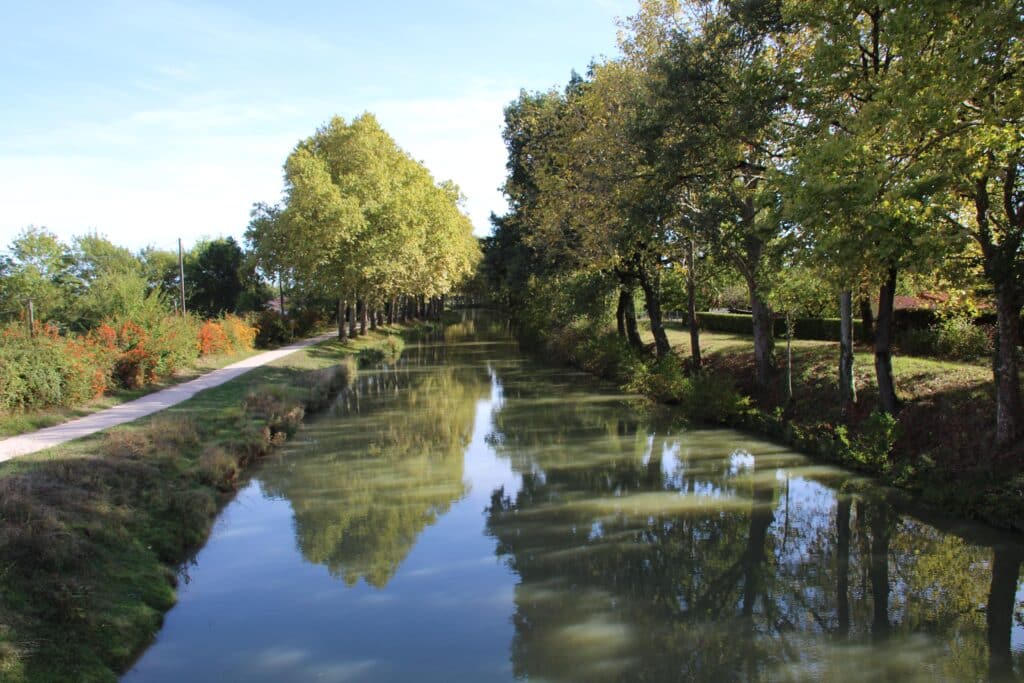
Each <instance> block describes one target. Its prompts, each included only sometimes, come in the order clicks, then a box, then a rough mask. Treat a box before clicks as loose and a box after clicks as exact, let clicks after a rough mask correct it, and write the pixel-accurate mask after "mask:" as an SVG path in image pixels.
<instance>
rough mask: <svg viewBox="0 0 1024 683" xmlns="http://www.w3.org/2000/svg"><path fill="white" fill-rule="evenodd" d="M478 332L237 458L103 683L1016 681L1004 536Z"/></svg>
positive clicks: (358, 389) (401, 366) (1008, 540)
mask: <svg viewBox="0 0 1024 683" xmlns="http://www.w3.org/2000/svg"><path fill="white" fill-rule="evenodd" d="M486 327H488V326H487V325H484V324H483V323H474V322H472V321H468V322H465V323H463V324H461V325H454V326H451V327H449V328H447V330H446V332H445V334H444V338H443V339H441V338H440V337H439V338H437V339H432V340H429V341H424V342H421V343H419V344H410V345H409V346H408V347H407V349H406V352H405V354H404V356H403V358H402V359H401V361H400V362H399V363H397V364H396V365H395V366H393V367H384V368H380V369H372V370H368V371H363V372H362V373H361V375H360V377H359V380H358V382H357V384H356V386H354V387H353V388H352V389H351V390H350V391H347V392H346V393H344V394H343V395H342V396H340V397H339V399H338V401H337V404H336V405H335V407H334V409H333V410H331V411H330V412H329V413H327V414H325V415H323V416H320V417H318V418H316V419H314V420H313V421H312V422H311V423H310V424H309V425H308V426H307V427H306V428H305V429H304V430H303V431H302V432H300V434H299V435H298V436H297V437H296V439H295V440H294V442H292V443H291V444H290V445H288V446H287V447H286V448H284V449H282V451H281V452H280V453H279V455H278V456H275V457H274V459H273V460H271V461H269V462H267V463H265V464H264V465H263V466H261V467H260V468H259V469H257V470H256V472H255V473H254V476H253V479H252V481H251V483H250V484H249V485H248V486H247V487H246V488H244V489H243V490H242V491H241V492H240V494H239V495H238V497H237V498H236V500H235V501H234V502H233V503H231V504H230V505H229V506H228V507H227V508H226V509H225V511H224V512H223V514H222V516H221V518H220V519H219V521H218V523H217V526H216V528H215V531H214V533H213V535H212V537H211V539H210V541H209V543H208V544H207V545H206V547H205V548H204V549H203V550H202V551H201V552H200V553H199V554H198V555H197V557H196V558H195V561H194V563H192V564H191V565H190V566H188V567H186V568H185V569H184V570H183V571H184V577H185V579H186V582H185V583H183V586H182V590H181V599H180V603H179V604H178V605H177V606H176V607H175V608H174V609H173V610H172V611H171V612H170V613H169V614H168V617H167V621H166V624H165V627H164V629H163V631H162V632H161V633H160V635H159V637H158V639H157V641H156V643H155V644H154V645H153V646H152V647H151V648H150V649H149V650H148V651H147V652H146V653H145V654H144V655H143V656H142V657H141V658H140V660H139V661H138V662H137V664H136V665H135V667H134V668H133V669H132V670H131V671H130V672H129V673H128V674H127V675H126V676H125V677H124V681H129V682H131V683H141V682H153V681H175V682H178V681H327V682H345V681H382V682H386V681H417V682H419V681H438V682H442V681H443V682H453V681H512V680H528V681H551V682H554V681H565V682H569V681H573V682H580V683H585V682H595V683H600V682H605V681H609V682H610V681H650V682H656V681H657V682H662V681H690V680H693V681H715V682H716V683H722V682H725V681H803V680H821V681H881V680H891V681H915V680H921V681H931V680H1015V676H1020V675H1021V673H1022V672H1024V590H1022V586H1021V583H1020V577H1019V574H1020V566H1021V561H1022V559H1024V546H1022V545H1021V544H1020V542H1019V537H1013V536H1004V535H1001V534H998V533H995V532H993V531H991V530H989V529H986V528H984V527H979V526H974V525H970V524H967V523H963V522H957V521H955V520H948V519H940V518H935V517H933V516H932V517H930V516H928V515H923V514H921V513H920V512H919V511H917V510H915V508H914V507H913V506H912V505H910V504H908V503H907V502H905V501H903V500H902V499H900V498H899V497H896V496H892V495H885V494H884V493H883V492H881V491H880V490H879V488H878V486H877V485H876V484H874V483H873V482H872V481H870V480H866V479H864V478H860V477H857V476H853V475H851V474H849V473H846V472H844V471H842V470H838V469H835V468H832V467H828V466H824V465H821V464H816V463H815V462H813V461H812V460H810V459H808V458H807V457H804V456H802V455H799V454H797V453H793V452H791V451H788V450H786V449H785V448H782V447H780V446H778V445H774V444H772V443H770V442H767V441H763V440H760V439H756V438H751V437H749V436H746V435H743V434H740V433H737V432H734V431H729V430H719V429H696V428H684V427H682V426H679V425H676V426H673V425H672V424H671V423H666V422H665V421H664V420H663V419H655V418H653V417H651V416H650V415H649V414H648V411H647V410H645V409H644V407H643V405H642V404H640V403H639V402H638V401H636V400H635V399H632V398H630V397H628V396H626V395H624V394H622V393H620V392H618V391H615V390H614V389H613V388H610V387H607V386H603V385H600V384H599V383H597V382H595V381H594V380H592V379H590V378H588V377H587V376H585V375H582V374H580V373H576V372H573V371H570V370H565V369H559V368H553V367H550V366H545V365H542V364H540V363H539V362H537V361H536V360H532V359H530V358H529V357H528V356H526V355H524V354H523V353H521V352H519V351H518V350H517V349H516V346H515V344H514V343H512V342H511V341H510V340H509V339H508V338H507V337H506V336H505V335H504V334H502V332H501V330H500V326H495V328H494V329H484V328H486Z"/></svg>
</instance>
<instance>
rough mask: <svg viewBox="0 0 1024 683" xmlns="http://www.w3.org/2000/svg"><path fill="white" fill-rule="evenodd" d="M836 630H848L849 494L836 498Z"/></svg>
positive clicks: (843, 631) (846, 632) (840, 633)
mask: <svg viewBox="0 0 1024 683" xmlns="http://www.w3.org/2000/svg"><path fill="white" fill-rule="evenodd" d="M836 619H837V620H838V621H839V623H838V624H837V625H836V631H837V633H839V635H842V636H845V635H847V634H848V633H849V632H850V496H848V495H843V494H840V495H839V496H837V498H836Z"/></svg>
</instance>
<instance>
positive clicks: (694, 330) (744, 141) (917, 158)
mask: <svg viewBox="0 0 1024 683" xmlns="http://www.w3.org/2000/svg"><path fill="white" fill-rule="evenodd" d="M1022 24H1024V5H1022V3H1021V2H1020V0H954V1H951V2H944V3H936V2H932V1H931V0H921V1H917V0H910V1H900V2H859V1H858V2H853V1H850V0H828V1H827V2H821V0H785V1H780V0H754V1H751V2H732V1H730V0H711V1H704V0H692V1H690V2H686V1H684V2H679V1H678V0H643V1H642V2H641V4H640V10H639V12H638V13H637V14H636V15H635V16H634V17H631V18H630V19H628V20H626V21H625V22H623V25H622V28H623V30H622V31H621V33H620V36H621V37H620V47H621V54H620V55H619V56H618V57H616V58H614V59H607V60H604V61H600V62H595V63H593V64H592V65H591V67H590V69H589V71H588V74H587V76H586V77H585V78H583V77H580V76H578V75H576V74H575V73H574V74H573V78H572V79H571V81H570V83H569V84H568V86H566V87H565V88H564V90H562V91H556V90H552V91H549V92H540V93H527V92H523V93H522V94H521V95H520V97H519V99H518V100H516V101H515V102H513V103H512V104H511V105H509V106H508V108H507V109H506V125H505V131H504V137H505V142H506V145H507V147H508V151H509V161H508V179H507V182H506V185H505V192H506V193H507V195H508V198H509V200H510V206H511V210H510V212H509V213H507V214H506V215H505V216H502V217H498V218H495V219H494V221H495V232H494V235H493V237H492V238H490V239H489V240H488V242H487V244H486V246H485V253H486V256H485V265H486V268H485V274H486V275H487V276H488V277H489V280H490V282H489V284H490V286H491V287H492V288H493V289H495V290H496V291H498V292H499V293H501V295H502V296H503V298H504V300H505V301H506V302H507V303H509V304H510V307H511V308H512V310H513V311H514V312H515V313H516V315H517V316H518V317H519V318H520V320H521V321H522V320H530V319H531V316H532V320H533V321H534V322H536V323H537V327H540V328H544V327H545V326H547V327H548V328H549V329H551V328H554V327H557V326H558V325H564V324H566V322H568V321H566V320H561V321H558V320H553V316H552V315H551V314H550V313H547V311H557V310H563V311H564V310H572V311H575V312H579V311H580V310H587V309H586V304H588V303H594V302H597V304H596V305H595V306H594V307H593V308H592V309H591V310H596V311H599V313H595V314H593V315H594V316H596V315H599V314H603V311H605V310H607V309H608V304H607V303H606V302H608V301H609V300H611V301H615V300H616V299H617V301H618V302H619V303H618V318H619V330H620V334H621V335H622V336H623V337H627V336H628V338H629V340H630V341H631V342H632V343H633V344H634V345H636V346H639V345H640V338H639V336H638V335H637V334H636V331H635V312H634V311H633V305H634V304H633V301H634V298H633V292H634V290H636V289H639V290H642V293H643V299H644V302H645V306H646V311H647V314H648V316H649V318H650V322H651V328H652V331H653V334H654V340H655V345H656V351H657V355H658V357H659V358H661V357H664V356H666V355H667V354H669V353H670V347H669V342H668V338H667V336H666V333H665V330H664V326H663V323H662V290H663V284H664V282H665V280H666V278H670V277H671V278H676V279H677V280H678V279H679V278H681V277H682V278H684V279H685V289H686V290H687V292H688V307H689V320H690V331H691V342H692V354H693V362H694V365H695V367H696V368H699V367H700V363H701V358H700V346H699V332H698V326H697V324H696V322H697V321H696V314H695V311H696V305H695V297H696V292H697V291H698V290H699V289H700V288H701V287H702V286H703V285H704V283H706V282H707V281H708V280H710V279H712V278H714V277H716V276H717V275H718V274H719V273H721V272H722V271H723V270H724V269H731V270H732V271H733V272H735V273H738V275H739V277H740V278H741V279H742V281H743V283H744V284H745V285H746V288H747V290H748V293H749V306H750V309H751V310H752V332H753V336H754V346H755V360H756V382H757V384H758V385H759V386H760V387H762V388H764V387H765V386H766V385H767V383H768V382H769V379H770V377H771V375H772V372H773V369H774V365H775V359H774V351H773V342H772V321H771V318H772V315H773V311H775V312H784V313H785V312H789V311H790V310H792V308H793V296H792V292H793V289H794V287H793V283H795V282H799V281H804V282H814V283H817V285H816V286H818V287H822V286H824V287H827V288H828V289H829V290H830V291H831V293H832V294H831V295H830V296H832V297H834V298H832V301H839V302H840V306H839V309H840V312H841V317H842V331H843V334H842V342H841V348H842V351H841V361H840V366H841V372H840V375H841V380H840V384H841V387H842V390H841V392H840V393H841V395H842V401H843V403H844V411H845V410H846V409H848V408H849V407H850V406H851V405H852V401H853V400H854V386H853V353H852V328H853V325H852V315H853V314H852V310H851V309H852V308H853V306H852V304H853V302H854V301H856V300H857V299H858V298H859V299H860V300H861V303H862V307H861V310H862V311H863V312H864V313H866V317H867V318H868V319H867V320H866V322H867V323H868V324H869V325H868V326H869V327H870V323H871V322H872V321H871V320H870V317H871V316H872V315H873V314H872V312H871V306H870V304H869V298H868V297H873V296H876V295H877V321H876V323H875V325H874V327H875V334H874V337H875V341H874V343H875V368H876V375H877V379H878V387H879V392H880V397H879V398H880V406H881V409H882V410H883V411H884V412H887V413H890V414H893V413H895V412H896V410H897V408H898V401H897V397H896V393H895V390H894V382H893V376H892V365H891V348H892V342H893V301H894V295H895V293H896V290H897V284H898V281H899V279H900V278H910V277H922V276H924V277H932V278H934V279H933V280H932V281H933V282H934V281H936V279H937V280H938V281H940V282H946V283H947V284H948V283H949V282H950V281H951V280H952V279H953V278H954V275H955V276H957V278H958V279H959V280H960V283H964V282H966V283H967V284H966V286H967V287H971V288H973V290H974V291H975V292H976V293H979V295H980V297H981V298H983V299H988V300H994V302H995V308H996V310H997V315H998V324H997V330H998V339H997V342H996V355H997V359H996V362H995V367H994V374H995V383H996V388H997V410H996V416H995V419H996V422H997V428H996V439H997V441H998V443H999V444H1001V445H1005V444H1010V443H1012V442H1013V441H1014V440H1015V439H1017V438H1019V437H1020V435H1021V433H1022V431H1024V430H1022V424H1021V399H1020V388H1019V372H1018V371H1019V368H1018V359H1017V356H1016V349H1017V347H1019V343H1020V330H1019V326H1020V310H1021V303H1022V298H1024V258H1022V238H1024V128H1022V126H1024V124H1022V121H1024V90H1022V88H1021V87H1020V83H1021V81H1020V73H1021V65H1022V61H1024V43H1022V42H1021V40H1020V36H1021V35H1022V34H1024V25H1022ZM954 270H956V271H957V272H955V273H954V272H953V271H954ZM558 297H561V299H560V301H562V302H564V301H566V300H568V299H570V298H571V299H572V300H573V305H572V306H564V307H561V308H560V307H559V306H557V305H553V303H552V302H553V301H554V300H558ZM541 306H543V310H541V308H540V307H541ZM588 314H589V313H588ZM545 316H547V317H546V318H545ZM538 321H539V322H538Z"/></svg>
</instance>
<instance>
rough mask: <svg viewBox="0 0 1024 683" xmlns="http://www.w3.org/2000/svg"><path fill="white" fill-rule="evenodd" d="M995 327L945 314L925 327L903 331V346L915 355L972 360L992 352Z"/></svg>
mask: <svg viewBox="0 0 1024 683" xmlns="http://www.w3.org/2000/svg"><path fill="white" fill-rule="evenodd" d="M993 335H994V329H993V327H992V326H991V325H977V324H975V323H974V322H973V321H972V320H971V319H970V318H964V317H952V318H945V319H943V320H940V321H939V322H937V323H935V324H933V325H932V326H930V327H928V328H925V329H914V328H910V329H907V330H904V331H903V332H901V333H900V336H899V339H900V349H901V350H902V351H903V352H904V353H907V354H910V355H915V356H938V357H940V358H947V359H949V360H971V359H974V358H978V357H981V356H985V355H988V354H991V353H992V350H993Z"/></svg>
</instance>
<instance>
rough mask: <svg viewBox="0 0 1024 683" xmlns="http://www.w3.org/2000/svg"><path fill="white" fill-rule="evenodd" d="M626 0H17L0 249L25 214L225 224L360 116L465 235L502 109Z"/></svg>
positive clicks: (273, 192)
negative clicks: (444, 187) (375, 124)
mask: <svg viewBox="0 0 1024 683" xmlns="http://www.w3.org/2000/svg"><path fill="white" fill-rule="evenodd" d="M634 8H635V0H548V1H547V2H545V1H542V0H517V1H516V2H489V1H486V0H442V1H436V2H435V1H430V0H422V1H420V2H411V1H409V2H405V1H400V2H392V3H373V2H352V1H348V0H338V1H336V2H329V1H324V2H313V3H295V4H291V3H283V2H269V1H259V2H224V3H204V2H182V1H178V0H156V1H151V0H130V1H116V2H99V1H97V2H47V3H15V2H12V1H11V2H8V1H6V0H4V2H3V11H2V13H0V15H2V16H3V22H2V24H3V28H2V29H0V31H2V32H3V40H0V112H3V114H2V121H3V125H2V126H0V248H3V247H5V246H6V245H7V243H9V242H10V240H11V239H12V238H13V237H14V236H15V235H16V234H17V233H18V232H19V231H20V230H21V229H22V228H23V227H25V226H26V225H29V224H35V225H43V226H46V227H48V228H50V229H51V230H53V231H54V232H56V233H57V234H58V235H60V236H61V237H63V238H70V236H72V235H75V234H82V233H84V232H87V231H91V230H97V231H99V232H100V233H101V234H106V235H107V236H108V237H110V238H111V239H112V240H114V241H116V242H119V243H122V244H125V245H127V246H130V247H132V248H138V247H141V246H144V245H146V244H154V245H156V246H159V247H165V248H168V247H171V246H172V245H174V244H175V241H176V239H177V237H179V236H180V237H182V238H183V239H184V240H185V241H186V243H191V242H192V241H194V240H195V239H197V238H199V237H202V236H211V237H212V236H218V235H235V236H236V237H240V236H241V234H242V232H243V231H244V229H245V225H246V223H247V221H248V214H249V209H250V207H251V206H252V204H253V202H256V201H275V200H277V199H278V198H279V197H280V192H281V164H282V163H283V161H284V159H285V157H286V156H287V154H288V152H289V150H290V149H291V148H292V146H293V145H294V144H295V143H296V142H297V141H298V140H299V139H300V138H302V137H305V136H307V135H309V134H310V133H312V132H313V131H314V130H315V128H316V127H317V126H318V125H320V124H321V123H322V122H324V121H325V120H327V119H328V118H330V117H331V116H332V115H334V114H339V115H341V116H344V117H346V118H352V117H354V116H356V115H358V114H359V113H361V112H362V111H372V112H374V113H375V114H377V116H378V118H379V119H380V120H381V122H382V124H383V125H384V127H385V128H386V129H388V131H389V132H391V134H392V135H393V136H394V137H395V139H396V140H397V141H398V143H399V144H400V145H401V146H402V147H403V148H405V149H406V150H407V151H408V152H409V153H410V154H412V156H413V157H415V158H416V159H419V160H421V161H424V162H425V163H426V164H427V166H428V167H429V168H430V169H431V171H432V172H433V173H434V175H435V177H437V178H438V179H443V178H450V179H453V180H455V182H457V183H458V184H459V185H460V186H461V187H462V189H463V192H464V193H465V194H466V195H467V198H468V202H467V211H468V213H469V214H470V217H471V218H472V219H473V223H474V225H475V226H476V230H477V232H478V233H479V234H485V233H486V232H487V231H488V230H489V225H488V222H487V216H488V214H489V213H490V212H491V211H496V212H499V213H500V212H501V211H503V210H504V206H505V204H504V200H503V199H502V197H501V195H500V193H499V192H498V191H497V189H496V188H497V187H498V185H500V184H501V182H502V179H503V177H504V163H505V152H504V147H503V145H502V142H501V136H500V130H501V122H502V118H501V116H502V113H501V112H502V108H503V107H504V105H505V104H507V103H508V102H509V101H510V100H512V99H514V98H515V97H516V96H517V94H518V92H519V89H520V88H526V89H528V90H536V89H546V88H548V87H551V86H554V85H560V84H563V83H564V82H565V81H566V80H567V79H568V77H569V73H570V70H571V69H573V68H576V69H577V70H579V71H583V70H585V68H586V66H587V64H588V63H589V62H590V60H591V58H592V57H595V56H599V55H611V54H614V53H615V35H616V24H615V18H616V17H622V16H625V15H628V14H631V13H632V12H633V10H634Z"/></svg>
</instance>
